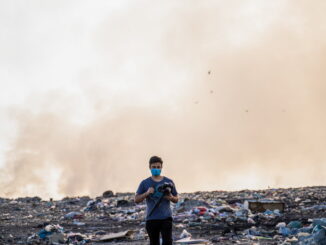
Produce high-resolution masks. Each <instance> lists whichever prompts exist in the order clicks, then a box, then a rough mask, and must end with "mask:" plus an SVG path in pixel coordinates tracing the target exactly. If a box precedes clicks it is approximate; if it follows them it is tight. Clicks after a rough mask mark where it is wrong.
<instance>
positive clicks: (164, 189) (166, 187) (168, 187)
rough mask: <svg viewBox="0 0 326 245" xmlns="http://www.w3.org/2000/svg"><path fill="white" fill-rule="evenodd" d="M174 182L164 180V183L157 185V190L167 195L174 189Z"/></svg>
mask: <svg viewBox="0 0 326 245" xmlns="http://www.w3.org/2000/svg"><path fill="white" fill-rule="evenodd" d="M172 188H173V184H172V183H169V182H164V183H163V184H162V185H159V186H158V187H157V190H158V191H159V192H161V193H163V194H165V195H169V194H170V193H171V191H172Z"/></svg>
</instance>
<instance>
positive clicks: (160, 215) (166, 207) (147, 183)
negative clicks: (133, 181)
mask: <svg viewBox="0 0 326 245" xmlns="http://www.w3.org/2000/svg"><path fill="white" fill-rule="evenodd" d="M165 182H167V183H172V184H173V186H174V187H173V189H172V190H171V193H172V195H173V196H176V195H177V194H178V192H177V190H176V188H175V185H174V183H173V181H172V180H171V179H169V178H167V177H163V179H162V180H161V181H159V182H156V181H154V180H153V179H152V178H151V177H149V178H147V179H144V180H143V181H142V182H141V183H140V185H139V187H138V189H137V192H136V193H137V194H143V193H145V192H146V191H147V190H148V188H149V187H153V188H154V190H155V192H154V193H152V194H150V195H149V196H148V197H147V198H146V204H147V209H146V220H154V219H167V218H172V211H171V207H170V201H169V200H167V199H166V198H163V199H162V201H161V203H160V204H159V206H158V207H156V209H155V210H154V211H153V213H152V214H151V216H150V217H149V216H148V215H149V212H150V211H151V210H152V208H153V207H154V206H155V203H156V202H158V200H159V199H160V197H161V196H162V195H163V193H161V192H159V191H158V190H157V188H158V186H160V185H162V184H164V183H165Z"/></svg>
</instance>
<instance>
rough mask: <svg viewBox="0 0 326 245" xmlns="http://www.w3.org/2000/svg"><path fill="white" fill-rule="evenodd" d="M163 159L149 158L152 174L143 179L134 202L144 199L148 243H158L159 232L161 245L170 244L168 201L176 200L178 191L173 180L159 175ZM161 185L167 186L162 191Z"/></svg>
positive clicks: (170, 222) (169, 210)
mask: <svg viewBox="0 0 326 245" xmlns="http://www.w3.org/2000/svg"><path fill="white" fill-rule="evenodd" d="M162 167H163V161H162V159H161V158H160V157H157V156H153V157H151V158H150V159H149V169H150V171H151V174H152V176H151V177H148V178H147V179H144V180H143V181H142V182H141V183H140V185H139V187H138V189H137V192H136V195H135V202H136V203H140V202H142V201H143V200H145V199H146V204H147V209H146V230H147V233H148V236H149V239H150V245H159V244H160V233H161V235H162V240H163V245H172V211H171V207H170V202H173V203H177V202H178V199H179V198H178V193H177V190H176V188H175V185H174V183H173V181H172V180H171V179H169V178H167V177H165V176H162V175H161V170H162ZM162 185H164V186H168V188H166V189H165V188H164V189H165V191H162Z"/></svg>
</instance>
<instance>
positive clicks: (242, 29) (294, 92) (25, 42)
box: [0, 0, 326, 197]
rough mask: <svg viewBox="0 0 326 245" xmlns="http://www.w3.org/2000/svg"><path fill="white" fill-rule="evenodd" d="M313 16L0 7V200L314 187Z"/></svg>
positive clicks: (252, 2) (320, 179)
mask: <svg viewBox="0 0 326 245" xmlns="http://www.w3.org/2000/svg"><path fill="white" fill-rule="evenodd" d="M325 11H326V2H324V1H322V0H320V1H318V0H316V1H314V2H313V4H312V2H311V1H308V0H306V1H303V0H301V1H286V0H273V1H267V0H266V1H262V0H246V1H243V0H228V1H226V0H224V1H216V0H215V1H192V0H190V1H189V0H184V1H157V2H155V3H154V2H153V1H134V0H133V1H122V0H119V1H104V0H103V1H95V2H94V1H84V0H78V1H77V0H76V1H71V0H68V1H67V0H64V1H63V0H62V1H59V0H56V1H44V0H42V1H41V0H40V1H36V0H32V1H26V0H24V1H0V30H1V32H0V54H1V55H0V83H1V85H2V89H1V90H0V135H1V137H0V149H1V151H0V167H2V169H1V172H0V196H21V195H41V196H43V197H50V196H54V197H61V196H64V195H84V194H87V195H93V196H94V195H99V194H101V193H102V192H103V191H105V190H107V189H112V190H113V191H135V190H136V188H137V185H138V183H139V182H140V180H141V179H142V178H145V177H146V176H148V175H149V170H148V166H147V162H148V158H149V157H150V156H151V155H154V154H157V155H160V156H162V157H163V160H164V170H163V171H164V174H165V175H167V176H170V177H172V178H173V179H174V180H175V182H176V184H177V187H178V189H179V190H180V191H195V190H216V189H227V190H234V189H243V188H267V187H268V186H271V187H287V186H305V185H325V184H326V183H325V177H326V167H325V166H326V163H325V161H326V154H325V153H324V152H323V151H324V149H323V146H324V145H325V144H326V129H325V127H324V125H325V123H326V117H325V105H326V100H325V96H324V94H325V92H326V91H325V89H326V83H325V78H326V76H325V75H326V72H325V65H326V17H325V14H324V13H325ZM126 180H128V181H126Z"/></svg>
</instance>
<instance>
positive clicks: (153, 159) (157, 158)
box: [149, 156, 163, 165]
mask: <svg viewBox="0 0 326 245" xmlns="http://www.w3.org/2000/svg"><path fill="white" fill-rule="evenodd" d="M156 162H160V163H161V164H163V161H162V158H160V157H158V156H152V157H151V158H150V159H149V165H151V164H152V163H156Z"/></svg>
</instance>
